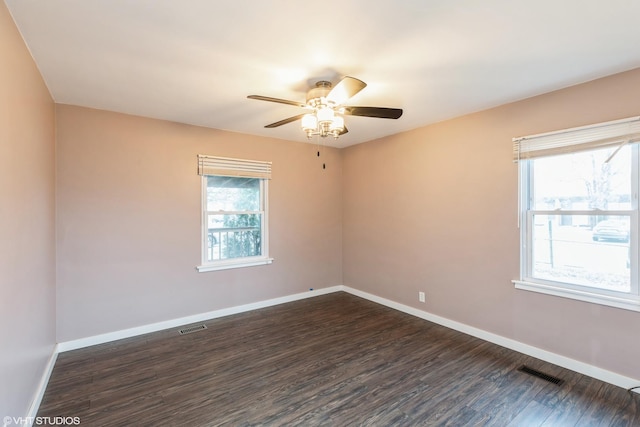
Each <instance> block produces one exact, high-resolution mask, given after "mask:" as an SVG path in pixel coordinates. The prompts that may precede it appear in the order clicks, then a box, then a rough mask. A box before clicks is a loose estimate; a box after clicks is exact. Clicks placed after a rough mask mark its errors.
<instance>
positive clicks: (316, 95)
mask: <svg viewBox="0 0 640 427" xmlns="http://www.w3.org/2000/svg"><path fill="white" fill-rule="evenodd" d="M366 86H367V84H366V83H365V82H363V81H362V80H358V79H356V78H354V77H349V76H347V77H344V78H343V79H342V80H340V81H339V82H338V83H337V84H336V85H335V86H333V85H332V84H331V82H329V81H326V80H320V81H319V82H317V83H316V84H315V87H313V88H311V89H310V90H309V91H308V92H307V100H306V102H297V101H289V100H287V99H280V98H271V97H269V96H261V95H249V96H247V98H249V99H258V100H260V101H269V102H277V103H280V104H287V105H294V106H296V107H301V108H305V109H307V110H310V112H308V113H302V114H298V115H295V116H293V117H289V118H286V119H283V120H280V121H277V122H275V123H271V124H268V125H266V126H265V127H266V128H275V127H278V126H282V125H285V124H287V123H291V122H295V121H296V120H301V121H302V130H303V131H304V132H305V133H306V134H307V138H311V137H312V136H314V135H319V136H321V137H323V138H324V137H327V136H329V135H331V136H333V137H334V138H336V139H337V138H338V137H339V136H340V135H343V134H345V133H347V132H348V130H347V128H346V126H345V125H344V118H343V116H344V115H348V116H361V117H376V118H380V119H397V118H399V117H400V116H402V109H400V108H385V107H355V106H348V105H344V103H345V102H347V101H348V100H349V99H350V98H351V97H353V96H354V95H355V94H357V93H358V92H360V91H361V90H362V89H364V88H365V87H366Z"/></svg>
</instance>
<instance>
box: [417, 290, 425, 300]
mask: <svg viewBox="0 0 640 427" xmlns="http://www.w3.org/2000/svg"><path fill="white" fill-rule="evenodd" d="M418 300H419V301H420V302H424V301H425V299H424V292H418Z"/></svg>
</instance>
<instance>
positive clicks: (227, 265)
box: [196, 258, 273, 273]
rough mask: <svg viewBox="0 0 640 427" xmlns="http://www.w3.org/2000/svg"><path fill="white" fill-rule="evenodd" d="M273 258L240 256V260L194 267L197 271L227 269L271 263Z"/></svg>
mask: <svg viewBox="0 0 640 427" xmlns="http://www.w3.org/2000/svg"><path fill="white" fill-rule="evenodd" d="M272 262H273V258H242V259H240V260H230V261H220V262H217V263H215V264H204V265H199V266H197V267H196V269H197V270H198V272H199V273H205V272H207V271H218V270H229V269H231V268H244V267H254V266H257V265H265V264H271V263H272Z"/></svg>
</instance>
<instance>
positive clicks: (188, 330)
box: [180, 325, 207, 335]
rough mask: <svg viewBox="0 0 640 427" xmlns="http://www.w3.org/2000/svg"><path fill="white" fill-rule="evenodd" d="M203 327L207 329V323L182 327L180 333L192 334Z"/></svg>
mask: <svg viewBox="0 0 640 427" xmlns="http://www.w3.org/2000/svg"><path fill="white" fill-rule="evenodd" d="M203 329H207V325H198V326H189V327H188V328H184V329H180V335H186V334H192V333H194V332H198V331H202V330H203Z"/></svg>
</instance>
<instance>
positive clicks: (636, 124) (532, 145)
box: [513, 117, 640, 162]
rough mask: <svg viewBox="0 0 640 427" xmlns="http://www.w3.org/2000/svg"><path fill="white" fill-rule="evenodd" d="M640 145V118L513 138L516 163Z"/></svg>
mask: <svg viewBox="0 0 640 427" xmlns="http://www.w3.org/2000/svg"><path fill="white" fill-rule="evenodd" d="M633 142H640V117H629V118H626V119H620V120H614V121H610V122H604V123H598V124H594V125H588V126H581V127H576V128H570V129H564V130H559V131H554V132H547V133H540V134H537V135H529V136H523V137H518V138H513V161H514V162H517V161H519V160H526V159H533V158H536V157H543V156H553V155H557V154H564V153H573V152H577V151H583V150H591V149H595V148H603V147H608V146H615V145H621V144H625V143H633Z"/></svg>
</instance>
